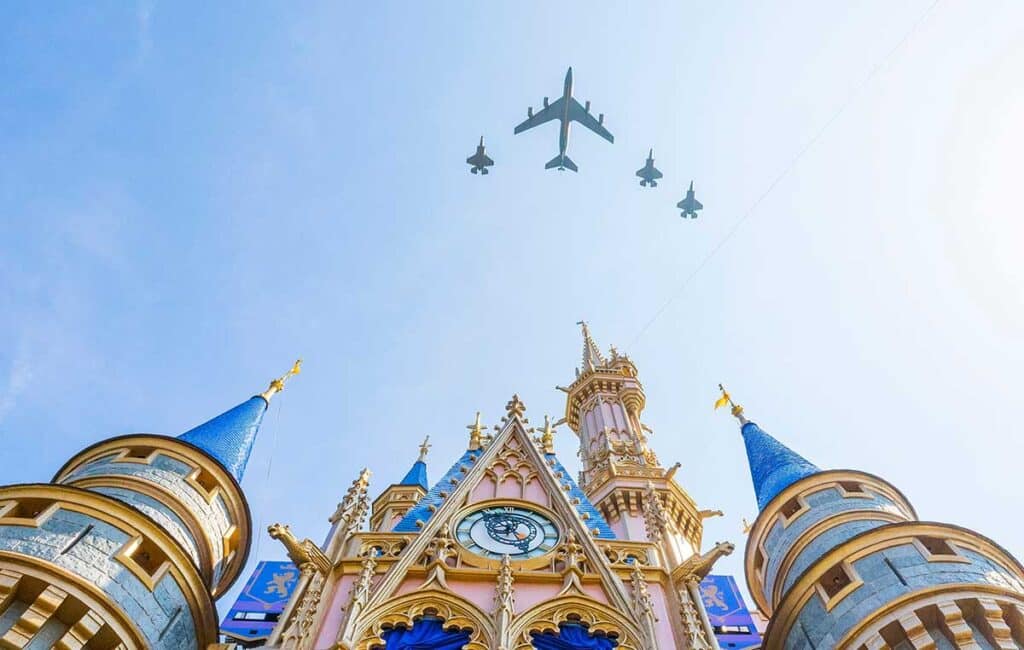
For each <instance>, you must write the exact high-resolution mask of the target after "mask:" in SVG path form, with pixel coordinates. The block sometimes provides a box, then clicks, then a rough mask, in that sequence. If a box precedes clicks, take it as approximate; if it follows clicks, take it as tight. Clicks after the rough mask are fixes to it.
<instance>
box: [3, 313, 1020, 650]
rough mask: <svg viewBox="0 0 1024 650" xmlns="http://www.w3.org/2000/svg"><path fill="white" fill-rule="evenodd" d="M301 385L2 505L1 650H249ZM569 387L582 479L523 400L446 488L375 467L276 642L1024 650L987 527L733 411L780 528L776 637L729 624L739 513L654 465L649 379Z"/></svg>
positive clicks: (418, 474) (593, 366)
mask: <svg viewBox="0 0 1024 650" xmlns="http://www.w3.org/2000/svg"><path fill="white" fill-rule="evenodd" d="M297 370H298V368H297V367H296V368H294V369H293V372H295V371H297ZM286 378H287V376H286V377H283V378H281V379H278V380H275V381H274V382H272V384H271V386H270V388H269V389H268V390H267V391H265V392H264V393H262V394H260V395H257V396H255V397H252V398H251V399H249V400H247V401H245V402H243V403H242V404H240V405H238V406H236V407H234V408H233V409H231V410H229V411H227V412H225V413H223V414H222V415H219V416H217V417H215V418H214V419H212V420H210V421H209V422H206V423H205V424H202V425H200V426H198V427H196V428H194V429H192V430H191V431H188V432H186V433H184V434H182V435H180V436H177V437H168V436H161V435H149V434H137V435H129V436H122V437H117V438H112V439H109V440H104V441H101V442H99V443H97V444H95V445H93V446H91V447H89V448H87V449H85V450H83V451H81V452H79V453H78V454H76V455H74V456H73V457H72V458H71V459H70V460H69V461H68V462H67V463H66V464H65V465H64V466H63V467H62V468H60V469H59V470H58V471H57V473H56V474H55V476H54V477H53V479H52V481H51V482H50V483H35V484H26V485H10V486H5V487H2V488H0V647H2V648H32V649H36V648H61V649H66V650H71V649H78V648H82V649H86V648H88V649H96V650H106V649H110V648H123V649H130V648H162V649H164V648H165V649H180V650H191V649H197V650H199V649H207V648H217V647H232V646H231V645H230V644H229V645H219V644H218V636H219V633H218V629H219V628H218V620H217V614H216V610H215V607H214V599H215V598H217V597H218V595H220V594H222V593H224V592H225V591H226V590H227V589H229V588H230V586H231V585H232V584H233V583H234V582H235V581H236V579H237V578H238V577H239V575H240V573H241V571H242V569H243V567H244V566H245V564H246V559H247V556H248V552H249V547H250V542H251V539H252V534H253V532H252V530H251V525H252V522H251V517H250V514H249V509H248V506H247V503H246V499H245V495H244V494H243V493H242V491H241V490H240V488H239V480H240V479H241V477H242V475H243V472H244V471H245V466H246V461H247V459H248V457H249V454H250V451H251V449H252V446H253V444H254V442H255V440H256V437H257V432H258V429H259V425H260V421H261V419H262V417H263V415H264V412H265V411H266V409H267V405H268V403H269V401H270V400H271V398H272V397H273V396H274V394H275V393H277V392H278V391H280V390H281V389H282V388H283V387H284V381H285V379H286ZM560 390H562V391H563V392H564V393H565V399H566V405H565V415H564V419H563V421H564V423H565V424H566V425H567V426H568V427H569V428H570V429H571V430H572V431H573V432H574V433H575V434H576V436H577V437H578V440H579V456H580V461H581V465H582V467H581V471H580V472H579V474H578V476H577V477H575V478H574V477H573V476H572V475H571V474H570V472H569V471H568V470H566V468H565V467H564V466H563V465H562V463H561V462H560V461H559V459H558V458H557V457H556V455H555V453H554V449H553V439H554V428H555V427H556V426H558V425H560V424H561V423H562V422H559V423H552V422H550V421H549V420H548V419H547V418H545V421H544V424H543V425H542V426H539V427H536V428H534V427H531V426H530V423H529V421H528V419H527V416H526V407H525V405H524V404H523V402H522V401H521V400H520V399H519V397H517V396H513V397H512V399H511V400H509V402H508V403H507V404H506V406H505V416H504V418H502V420H501V422H500V423H499V424H498V425H497V426H496V427H494V428H493V429H490V428H488V427H485V426H484V424H483V423H482V422H481V421H480V418H479V416H478V417H477V419H476V421H475V422H474V423H473V424H471V425H470V426H469V427H468V429H469V431H468V435H467V436H466V449H465V451H464V452H463V453H462V455H461V456H460V457H459V458H458V459H456V460H455V462H454V463H453V464H452V465H451V467H450V468H449V469H448V470H447V471H446V472H445V473H444V475H443V476H442V477H441V478H440V480H438V481H436V482H435V483H433V484H432V485H431V484H430V483H428V480H427V467H426V455H427V451H428V448H429V447H428V445H427V444H426V443H424V445H423V446H422V448H421V452H420V457H419V458H418V459H417V460H416V461H415V462H414V463H413V464H412V467H411V469H410V470H409V472H408V473H407V474H406V475H405V476H404V477H403V478H402V479H401V480H400V481H398V482H397V483H394V484H391V485H389V486H388V487H386V488H385V489H384V490H383V491H381V492H380V493H379V494H378V495H377V496H376V498H374V499H373V501H372V502H371V501H370V486H369V478H370V473H369V472H368V471H366V470H364V471H363V472H362V473H361V474H360V475H359V476H358V477H357V478H356V479H355V480H354V481H353V483H352V485H351V488H350V489H349V490H348V492H347V494H346V495H345V497H344V499H343V500H342V502H341V503H340V504H338V507H337V509H336V511H335V512H334V513H333V514H331V515H330V517H329V518H328V521H329V523H330V530H329V532H328V534H327V538H326V541H325V542H324V543H323V544H317V543H314V542H312V541H310V540H308V539H300V538H298V537H297V536H296V535H295V534H293V533H292V531H291V530H290V529H289V528H288V527H287V526H285V525H281V524H275V525H273V526H271V527H270V529H269V531H268V532H269V534H270V536H272V537H274V538H276V539H278V540H280V541H281V542H282V543H283V544H284V546H285V548H286V550H287V552H288V556H289V558H290V560H291V562H292V563H293V565H294V567H293V568H294V571H293V572H292V573H291V574H287V575H286V574H278V575H277V578H278V579H277V582H276V583H274V584H271V585H270V589H268V591H272V590H277V591H279V592H280V594H281V596H282V598H283V599H284V600H283V601H282V602H287V604H286V605H285V606H284V607H283V609H282V610H281V611H280V613H279V616H278V615H277V614H275V618H276V619H277V620H276V621H272V622H270V623H269V624H268V625H266V631H267V634H266V635H265V636H266V637H267V638H265V639H263V640H261V642H265V644H266V646H267V647H271V648H289V649H295V650H300V649H301V650H305V649H316V650H322V649H327V648H340V649H346V650H372V649H384V650H427V649H439V650H458V649H466V650H527V649H534V648H536V649H540V650H572V649H587V650H609V649H611V648H620V649H622V650H666V649H669V648H682V649H695V650H704V649H711V648H719V647H726V648H729V647H743V646H746V647H756V646H757V645H758V644H760V645H761V647H763V648H766V649H772V650H774V649H781V648H787V649H790V648H792V649H804V648H806V649H817V650H823V649H830V648H850V649H854V650H865V649H869V650H874V649H881V648H893V649H898V650H911V649H923V648H937V649H945V648H984V649H988V648H1000V649H1005V648H1024V568H1022V567H1021V565H1020V563H1019V562H1018V561H1017V560H1016V559H1015V558H1013V557H1012V556H1010V555H1009V554H1008V553H1007V552H1006V551H1005V550H1003V549H1002V548H1001V547H1000V546H998V545H997V544H995V543H994V542H992V541H990V540H988V539H987V538H985V537H983V536H981V535H979V534H978V533H975V532H973V531H970V530H967V529H964V528H961V527H958V526H954V525H950V524H942V523H934V522H923V521H919V520H918V518H917V515H916V513H915V512H914V509H913V507H912V506H911V504H910V503H909V502H908V501H907V499H906V498H905V497H904V496H903V495H902V494H901V493H900V492H899V490H898V489H897V488H896V487H894V486H892V485H891V484H889V483H888V482H887V481H885V480H883V479H881V478H879V477H877V476H873V475H871V474H868V473H865V472H862V471H855V470H822V469H819V468H818V467H817V466H815V465H813V464H812V463H810V462H809V461H808V460H806V459H804V458H803V457H801V456H800V455H799V454H797V453H796V452H794V451H792V450H791V449H789V448H787V447H786V446H784V445H783V444H782V443H780V442H779V441H778V440H776V439H775V438H773V437H772V436H771V435H769V434H768V433H766V432H765V431H764V430H763V429H761V428H760V427H759V426H758V425H757V424H755V423H754V422H751V421H749V420H747V419H746V416H745V414H744V412H743V409H742V408H741V407H739V406H738V405H735V404H733V403H732V401H731V399H729V398H728V396H727V395H725V396H724V397H723V399H724V400H725V401H726V402H728V405H729V406H731V410H732V413H733V415H734V416H735V417H736V418H737V420H738V421H739V425H740V432H741V435H742V436H743V439H744V442H745V445H746V451H747V459H748V462H749V469H750V474H751V477H752V479H753V485H754V495H755V497H756V500H757V504H758V507H759V510H760V513H759V515H758V517H757V519H756V520H755V521H754V523H753V524H752V525H751V527H750V530H749V535H748V539H747V543H746V548H745V551H744V553H745V573H746V580H747V585H748V587H749V590H750V593H751V594H752V596H753V598H754V601H755V602H756V605H757V608H758V610H759V611H760V612H761V613H762V614H763V615H764V616H765V617H767V620H768V624H767V629H766V630H764V634H763V639H762V638H760V637H759V635H758V634H757V630H753V629H734V628H736V626H730V625H725V624H723V621H725V620H726V619H725V618H724V617H723V616H720V615H722V614H724V613H723V612H720V611H718V610H717V609H716V608H718V603H719V602H720V601H719V598H718V595H719V592H718V591H713V590H710V589H708V588H707V585H720V584H721V583H713V582H708V580H709V579H708V576H709V574H710V572H711V571H712V569H713V566H714V564H715V561H716V560H717V559H718V558H720V557H721V556H723V555H726V554H729V553H732V552H733V550H734V547H733V545H732V544H731V543H728V542H719V543H715V544H712V545H708V544H705V542H704V540H703V521H704V519H706V518H707V517H711V516H716V515H719V514H721V513H718V512H716V511H711V510H702V509H701V508H700V507H699V506H698V504H696V503H695V502H694V500H693V499H692V498H691V497H690V495H689V494H688V493H687V492H686V491H685V490H684V489H683V488H682V487H681V486H680V485H679V484H678V483H677V482H676V480H675V478H674V474H675V472H676V467H664V466H663V465H662V464H661V462H660V461H659V459H658V457H657V455H656V454H655V453H654V450H653V449H652V448H651V446H650V445H649V441H648V435H647V433H648V430H647V428H646V427H645V425H644V424H643V422H642V420H641V417H642V414H643V410H644V406H645V395H644V390H643V386H642V384H641V383H640V380H639V374H638V371H637V366H636V365H635V364H634V363H633V361H632V360H630V359H629V357H627V356H625V355H622V354H619V353H618V352H617V351H616V350H615V349H614V348H612V349H611V351H610V352H609V353H608V354H607V355H606V354H604V353H603V352H602V351H601V350H600V349H599V347H598V346H597V345H596V344H595V342H594V340H593V338H592V337H591V335H590V333H589V331H588V330H587V328H586V326H585V325H584V326H583V356H582V364H581V366H580V367H579V368H578V369H577V371H576V375H575V378H574V380H573V381H572V383H571V384H569V385H568V386H567V387H560ZM16 460H17V459H7V462H16ZM325 514H326V513H325ZM256 533H257V534H264V532H263V531H256ZM279 564H280V563H279ZM261 566H262V565H261ZM288 566H292V565H288ZM289 577H290V583H289V586H288V588H287V589H285V580H286V578H289ZM715 589H718V587H715ZM723 607H725V605H724V603H723ZM726 609H727V607H726ZM229 618H230V617H229ZM241 618H245V617H241ZM264 622H266V621H264ZM741 627H742V626H741Z"/></svg>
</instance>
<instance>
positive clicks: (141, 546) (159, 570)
mask: <svg viewBox="0 0 1024 650" xmlns="http://www.w3.org/2000/svg"><path fill="white" fill-rule="evenodd" d="M114 557H115V558H116V559H117V560H118V561H119V562H121V564H123V565H125V566H126V567H127V568H128V569H129V570H130V571H131V572H132V573H134V574H135V577H136V578H138V579H139V580H141V581H142V583H143V584H145V585H146V587H147V588H148V589H149V590H150V591H152V590H153V589H154V588H155V587H156V583H157V581H158V580H159V579H160V577H161V576H162V575H163V574H164V572H166V571H167V569H168V568H170V561H169V560H168V559H167V555H166V554H165V553H164V552H163V550H161V549H160V547H159V546H157V545H156V543H154V542H153V540H151V539H149V538H147V537H144V536H141V535H140V536H138V537H136V538H134V539H132V540H131V541H129V542H128V543H127V544H125V545H124V546H123V547H122V548H121V550H120V551H118V553H117V555H115V556H114Z"/></svg>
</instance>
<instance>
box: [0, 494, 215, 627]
mask: <svg viewBox="0 0 1024 650" xmlns="http://www.w3.org/2000/svg"><path fill="white" fill-rule="evenodd" d="M25 498H30V499H52V500H54V501H57V502H58V505H59V506H60V509H62V510H68V511H70V512H77V513H80V514H83V515H86V516H89V517H93V518H95V519H99V520H100V521H103V522H105V523H107V524H110V525H111V526H113V527H114V528H116V529H118V530H119V531H121V532H122V533H124V534H126V535H128V536H129V542H128V543H127V544H126V545H125V546H123V547H122V548H121V549H119V550H118V552H117V553H116V554H115V556H114V559H116V560H118V561H120V562H121V563H122V564H123V565H124V566H125V568H127V569H129V570H130V571H131V572H132V573H133V574H135V575H136V576H138V575H139V571H145V569H143V568H142V567H141V566H138V564H137V562H135V561H134V559H133V558H132V557H131V556H132V553H133V552H134V551H135V550H137V548H138V545H139V543H138V541H137V540H138V538H140V537H141V538H142V539H144V540H147V541H149V542H151V543H152V544H153V545H154V548H155V549H156V550H158V551H159V552H160V553H162V554H163V556H164V557H165V558H167V559H166V561H165V562H164V563H162V564H161V565H160V566H159V567H155V569H154V571H152V572H149V579H148V580H146V579H142V578H141V577H140V580H142V582H143V584H145V585H146V586H147V587H148V588H149V589H150V590H152V589H153V588H154V587H155V586H156V582H157V581H158V580H159V579H160V578H161V577H163V576H164V575H165V574H168V573H169V574H170V575H171V576H172V577H173V578H174V581H175V582H176V583H177V584H178V586H180V587H181V589H182V593H183V595H184V596H185V600H186V601H187V602H188V605H189V610H190V611H191V612H192V620H193V621H194V622H195V625H196V636H197V637H198V638H199V640H200V641H202V643H201V644H200V647H206V644H207V643H213V642H214V641H215V640H216V637H217V629H218V621H217V613H216V610H215V609H214V606H213V600H212V598H211V596H210V592H209V591H208V590H207V586H206V583H205V581H204V580H203V577H202V575H200V573H199V569H198V567H196V565H195V564H194V563H193V561H192V558H191V557H189V556H188V554H186V553H185V551H184V550H183V549H182V548H181V546H179V545H178V542H177V541H176V540H174V539H173V538H172V537H171V536H170V534H169V533H167V532H166V531H165V530H164V529H163V528H162V527H160V526H159V525H157V524H156V523H154V522H153V521H152V520H150V519H149V518H148V517H146V516H145V515H144V514H142V512H141V511H139V510H136V509H135V508H133V507H131V506H129V505H128V504H126V503H122V502H121V501H118V500H116V499H114V498H112V497H108V496H105V495H102V494H99V493H96V492H89V491H87V490H83V489H81V488H76V487H71V486H64V485H46V484H29V485H9V486H5V487H0V500H3V501H6V500H18V499H25ZM130 547H131V548H130ZM16 555H18V554H16ZM19 557H29V556H20V555H19ZM47 566H48V567H49V566H50V565H49V564H47ZM56 568H57V567H55V566H54V569H56ZM76 579H77V580H84V579H83V578H80V577H79V578H76Z"/></svg>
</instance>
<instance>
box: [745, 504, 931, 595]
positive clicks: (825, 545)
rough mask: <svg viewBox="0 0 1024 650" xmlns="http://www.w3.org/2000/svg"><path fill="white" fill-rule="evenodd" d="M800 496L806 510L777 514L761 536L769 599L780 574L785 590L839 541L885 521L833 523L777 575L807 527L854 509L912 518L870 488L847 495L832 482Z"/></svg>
mask: <svg viewBox="0 0 1024 650" xmlns="http://www.w3.org/2000/svg"><path fill="white" fill-rule="evenodd" d="M801 497H802V499H803V501H804V503H806V504H807V507H808V509H807V511H806V512H803V513H801V514H799V515H797V516H795V517H793V518H790V519H788V520H787V518H785V517H778V518H777V519H776V521H775V523H774V524H773V525H772V526H771V528H770V529H769V531H768V533H767V535H766V536H765V538H764V542H763V550H764V551H765V554H766V556H767V558H768V561H767V562H766V564H765V570H764V595H765V598H766V599H767V600H769V601H770V600H771V599H772V591H773V590H774V589H775V582H776V580H777V579H779V578H780V577H781V578H783V579H784V580H786V584H785V586H784V590H785V589H788V588H789V587H790V586H792V582H793V580H795V579H796V578H797V577H798V576H799V575H800V574H801V573H802V572H803V570H804V569H806V568H807V567H808V566H809V565H810V564H811V563H812V562H813V561H814V560H816V559H818V558H819V557H821V555H822V554H824V553H825V552H826V551H828V550H829V549H830V548H832V547H833V546H835V545H836V544H837V543H838V542H840V541H843V540H845V539H848V538H850V537H852V536H854V535H856V534H858V533H860V532H863V531H864V530H867V529H869V528H873V527H877V526H881V525H885V524H886V523H888V522H887V521H886V520H885V519H874V518H866V519H860V520H852V521H849V522H847V523H840V524H836V525H835V526H834V527H833V528H832V529H831V530H829V531H827V532H824V533H822V534H821V536H820V538H819V539H816V540H815V541H814V542H811V543H810V544H809V545H808V546H807V547H806V548H805V549H803V550H802V551H801V552H800V553H799V555H798V557H797V559H796V561H795V562H794V563H793V565H792V567H791V568H789V570H788V571H786V575H785V576H780V575H779V570H780V568H781V567H782V564H783V561H784V560H786V559H787V551H789V550H790V549H792V548H793V546H794V545H795V543H796V542H797V540H799V539H800V538H801V536H803V535H804V534H805V533H807V531H808V530H810V529H811V528H813V527H815V526H818V525H819V524H821V523H822V522H823V521H825V520H828V519H833V520H834V519H836V518H837V517H838V516H839V515H843V514H845V513H853V512H861V513H865V514H868V513H871V512H880V513H888V514H891V515H894V516H897V517H899V518H901V519H904V520H909V519H912V518H913V516H912V515H911V514H910V513H907V512H906V511H905V509H904V508H903V507H902V506H901V505H900V504H899V503H897V502H895V501H894V500H893V499H890V498H889V497H888V496H886V495H884V494H881V493H878V492H875V491H871V490H870V489H865V492H864V493H861V494H850V493H849V492H846V491H844V490H840V489H839V487H838V486H837V485H833V486H830V487H826V488H824V489H821V490H818V491H814V492H809V493H806V494H803V495H801Z"/></svg>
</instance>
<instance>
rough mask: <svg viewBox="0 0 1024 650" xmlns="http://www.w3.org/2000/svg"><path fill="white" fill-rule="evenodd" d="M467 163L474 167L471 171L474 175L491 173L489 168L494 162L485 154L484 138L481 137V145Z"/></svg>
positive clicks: (467, 159)
mask: <svg viewBox="0 0 1024 650" xmlns="http://www.w3.org/2000/svg"><path fill="white" fill-rule="evenodd" d="M466 163H467V164H469V165H472V167H471V168H470V170H469V171H470V172H472V173H474V174H476V173H477V172H480V173H481V174H487V173H489V172H488V171H487V168H488V167H490V166H491V165H493V164H494V161H493V160H491V159H490V158H488V157H487V154H485V153H484V136H480V144H478V145H477V146H476V153H475V154H473V155H472V156H470V157H469V158H466Z"/></svg>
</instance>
